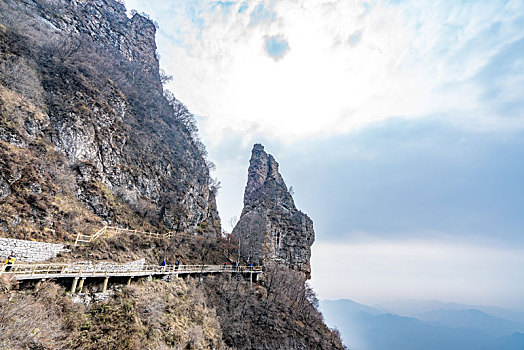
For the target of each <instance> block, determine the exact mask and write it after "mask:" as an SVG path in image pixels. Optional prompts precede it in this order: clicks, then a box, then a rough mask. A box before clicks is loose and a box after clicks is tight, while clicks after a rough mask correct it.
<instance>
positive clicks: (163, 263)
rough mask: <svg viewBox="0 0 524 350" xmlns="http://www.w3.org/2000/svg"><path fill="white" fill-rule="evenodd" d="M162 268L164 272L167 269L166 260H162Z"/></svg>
mask: <svg viewBox="0 0 524 350" xmlns="http://www.w3.org/2000/svg"><path fill="white" fill-rule="evenodd" d="M160 267H161V268H162V270H165V269H166V258H164V259H162V262H161V263H160Z"/></svg>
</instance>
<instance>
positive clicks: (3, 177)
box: [0, 0, 220, 239]
mask: <svg viewBox="0 0 524 350" xmlns="http://www.w3.org/2000/svg"><path fill="white" fill-rule="evenodd" d="M155 30H156V29H155V26H154V24H153V23H152V22H151V21H150V20H149V19H147V18H145V17H143V16H141V15H138V14H135V15H134V16H133V17H132V18H128V17H127V16H126V12H125V8H124V6H123V5H122V4H120V3H119V2H116V1H113V0H67V1H66V0H4V1H2V2H1V3H0V159H1V160H0V210H1V211H2V213H3V215H2V217H0V232H1V231H4V232H5V233H7V234H8V235H9V236H15V237H20V238H24V237H31V238H44V237H47V238H57V237H61V238H62V239H63V238H70V237H71V235H70V234H74V233H75V232H78V231H82V232H84V231H92V230H94V229H95V228H96V227H100V225H101V224H102V222H108V223H112V224H119V225H124V226H126V225H127V226H132V227H140V226H142V227H149V228H156V229H161V230H162V229H163V230H177V231H187V230H198V231H200V232H210V233H211V234H217V233H219V232H220V219H219V217H218V212H217V209H216V204H215V192H216V187H215V186H214V183H213V182H212V180H211V178H210V176H209V169H208V165H207V164H208V163H207V161H206V159H205V149H204V148H203V145H202V144H201V142H200V141H199V140H198V137H197V136H196V133H195V131H194V130H195V127H194V124H192V122H191V117H192V116H191V115H190V114H189V112H188V111H187V109H185V107H183V105H181V104H180V102H179V101H177V100H176V99H175V98H173V97H172V96H170V98H169V100H168V99H166V97H164V91H163V88H162V83H161V76H160V73H159V68H158V60H157V57H156V54H155V50H156V45H155V39H154V35H155ZM188 120H189V121H188Z"/></svg>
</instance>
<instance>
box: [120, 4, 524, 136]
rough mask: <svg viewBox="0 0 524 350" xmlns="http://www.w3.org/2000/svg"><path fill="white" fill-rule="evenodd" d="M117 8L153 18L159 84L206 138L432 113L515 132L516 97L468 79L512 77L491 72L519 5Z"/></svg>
mask: <svg viewBox="0 0 524 350" xmlns="http://www.w3.org/2000/svg"><path fill="white" fill-rule="evenodd" d="M126 3H127V5H128V7H139V10H144V11H147V12H148V13H150V14H151V16H152V17H153V18H155V19H156V20H157V21H158V22H159V23H160V28H161V31H160V33H159V38H158V42H159V51H160V53H161V55H162V57H164V58H165V60H162V61H161V64H162V65H163V67H164V68H165V69H166V70H167V71H168V72H169V73H170V74H172V75H173V76H174V77H175V80H174V81H173V82H172V83H171V85H170V86H169V88H170V89H171V90H173V91H174V93H175V94H176V95H177V96H178V97H179V98H180V99H181V100H182V101H183V102H184V103H186V104H187V105H188V107H189V108H190V109H191V110H192V111H193V112H195V113H196V114H199V115H203V116H208V117H209V118H207V119H206V123H205V124H203V125H201V130H203V131H204V132H206V131H208V130H209V131H210V132H211V133H212V134H213V135H214V141H215V142H218V141H219V140H220V139H221V138H224V137H227V133H226V130H228V129H234V130H236V131H238V132H239V133H242V134H245V135H247V136H246V137H253V135H254V134H266V135H269V136H271V137H273V138H278V139H280V140H283V141H286V142H292V141H296V140H300V139H306V138H310V137H318V136H322V135H324V136H326V135H333V134H341V133H346V132H348V131H350V130H355V129H358V128H361V127H364V126H366V125H370V124H372V123H375V122H377V121H381V120H385V119H388V118H391V117H398V116H401V117H404V118H424V117H426V116H431V115H436V114H438V115H447V116H449V120H450V122H453V123H458V124H461V125H462V126H464V127H474V128H493V127H495V128H515V127H517V128H522V127H523V126H524V118H523V115H524V113H523V112H524V111H523V108H524V107H523V106H522V105H521V104H520V103H518V101H519V99H520V100H521V99H522V93H520V92H516V91H515V89H514V88H513V87H511V86H506V85H504V84H498V85H497V87H500V88H501V89H502V91H501V92H493V91H490V83H489V82H488V81H486V80H482V79H480V80H479V79H477V80H475V77H477V76H479V74H484V76H486V75H488V74H489V73H482V72H483V71H484V70H486V69H488V70H491V71H496V70H497V69H499V70H500V69H502V70H506V69H507V70H508V73H509V71H511V72H512V74H513V75H512V76H513V78H512V79H513V80H516V81H517V82H518V81H520V80H522V77H523V76H524V73H523V72H524V71H523V70H522V69H520V67H521V65H519V67H517V68H518V69H517V70H516V71H515V72H513V69H512V68H511V67H508V66H503V67H500V66H499V67H498V68H497V66H496V65H495V63H496V61H499V62H500V61H501V60H503V57H500V56H501V55H504V54H505V52H506V51H505V50H506V48H507V47H508V46H511V45H513V44H514V43H516V42H518V41H519V40H522V38H524V33H523V32H522V30H521V29H522V22H523V16H524V5H523V4H522V3H521V2H518V1H509V2H452V3H450V2H448V1H431V2H430V1H420V2H416V3H413V2H388V1H377V2H371V3H367V2H358V1H356V2H349V1H313V0H300V1H297V0H280V1H273V0H263V1H250V0H245V1H228V2H227V6H224V5H223V2H214V1H189V0H185V1H177V2H171V1H168V0H159V1H155V2H143V1H138V0H127V1H126ZM268 38H269V39H268ZM271 38H273V39H271ZM283 38H285V40H283ZM357 43H358V45H357ZM348 44H349V45H348ZM289 47H291V48H292V50H289V49H288V48H289ZM515 50H516V51H515V52H514V54H515V55H518V54H519V53H522V49H521V48H515ZM268 53H269V54H270V55H273V57H275V59H277V58H278V57H282V55H284V54H285V60H279V61H278V65H275V64H274V61H272V60H267V55H268ZM520 56H522V55H520ZM494 60H496V61H494ZM507 75H509V74H507ZM510 88H511V90H510V91H508V89H510ZM520 90H521V89H520ZM486 93H487V94H490V95H489V98H486ZM491 93H494V94H491ZM495 93H496V95H495ZM506 111H510V112H511V113H512V115H514V116H516V117H515V118H513V119H512V120H511V121H508V120H507V119H504V115H501V114H504V113H505V112H506Z"/></svg>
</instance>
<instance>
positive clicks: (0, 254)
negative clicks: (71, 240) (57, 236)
mask: <svg viewBox="0 0 524 350" xmlns="http://www.w3.org/2000/svg"><path fill="white" fill-rule="evenodd" d="M12 251H13V252H15V254H16V256H17V261H20V262H38V261H45V260H49V259H51V258H54V257H55V256H57V255H58V254H60V253H62V252H68V251H69V249H66V248H64V245H63V244H55V243H44V242H34V241H24V240H21V239H12V238H1V237H0V259H1V262H2V264H3V262H4V261H5V258H7V256H8V255H9V254H11V252H12Z"/></svg>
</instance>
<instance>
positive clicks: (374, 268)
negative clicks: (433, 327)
mask: <svg viewBox="0 0 524 350" xmlns="http://www.w3.org/2000/svg"><path fill="white" fill-rule="evenodd" d="M328 262H329V263H328ZM522 266H524V254H523V251H522V250H518V249H508V248H496V247H487V246H479V245H474V244H472V243H471V242H469V243H468V242H463V243H457V242H443V241H441V240H438V241H437V240H435V241H432V240H425V241H419V242H416V241H397V242H384V241H383V242H381V241H374V242H369V241H368V242H362V243H353V244H351V243H347V244H343V243H341V242H337V243H325V242H321V243H316V244H315V245H314V250H313V271H312V276H313V281H312V282H313V287H314V288H315V290H316V291H317V292H318V293H319V296H320V297H321V298H322V299H340V298H352V299H354V300H357V301H359V302H363V303H368V304H376V303H380V302H385V301H390V300H395V299H399V300H400V299H421V300H422V299H425V300H429V299H440V300H444V301H455V302H462V303H466V304H479V305H491V304H493V305H502V306H505V307H515V306H520V307H522V306H523V305H522V294H523V293H524V283H522V281H521V278H520V276H522V273H523V272H524V269H523V267H522Z"/></svg>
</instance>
